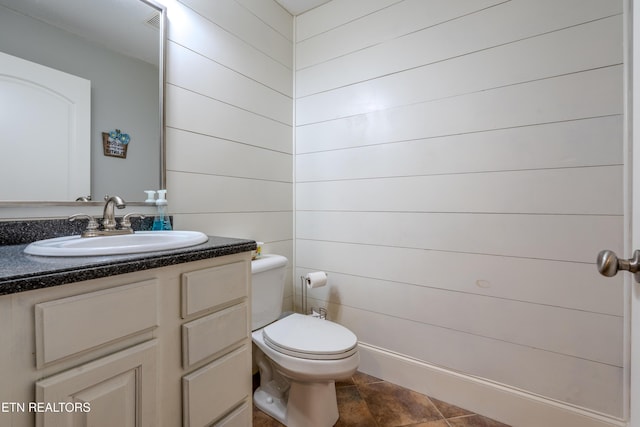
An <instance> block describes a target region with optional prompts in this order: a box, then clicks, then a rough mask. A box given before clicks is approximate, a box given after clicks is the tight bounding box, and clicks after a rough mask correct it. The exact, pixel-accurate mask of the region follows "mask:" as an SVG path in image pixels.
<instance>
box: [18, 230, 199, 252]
mask: <svg viewBox="0 0 640 427" xmlns="http://www.w3.org/2000/svg"><path fill="white" fill-rule="evenodd" d="M207 240H209V237H208V236H207V235H206V234H204V233H201V232H199V231H179V230H174V231H136V232H135V233H134V234H123V235H118V236H98V237H85V238H82V237H80V236H65V237H56V238H54V239H46V240H38V241H37V242H33V243H31V244H30V245H28V246H27V247H26V248H25V250H24V252H25V253H27V254H30V255H41V256H64V257H70V256H95V255H125V254H135V253H140V252H152V251H162V250H166V249H179V248H186V247H189V246H194V245H199V244H200V243H204V242H206V241H207Z"/></svg>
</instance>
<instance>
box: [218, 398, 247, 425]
mask: <svg viewBox="0 0 640 427" xmlns="http://www.w3.org/2000/svg"><path fill="white" fill-rule="evenodd" d="M252 419H253V413H252V412H251V407H250V406H249V403H248V402H244V403H243V404H242V405H240V406H239V407H238V408H236V409H235V410H234V411H233V412H232V413H230V414H229V415H227V416H226V417H224V418H223V419H221V420H220V421H218V422H217V423H215V424H214V425H213V427H247V426H250V425H251V422H252Z"/></svg>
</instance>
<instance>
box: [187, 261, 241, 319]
mask: <svg viewBox="0 0 640 427" xmlns="http://www.w3.org/2000/svg"><path fill="white" fill-rule="evenodd" d="M249 268H250V266H249V263H248V261H240V262H234V263H233V264H227V265H221V266H218V267H212V268H206V269H203V270H198V271H191V272H189V273H183V274H182V318H183V319H184V318H185V317H188V316H190V315H192V314H195V313H198V312H201V311H205V310H210V309H213V308H215V307H221V306H224V305H228V304H229V303H230V302H232V301H234V300H239V299H241V298H245V297H247V295H248V292H249Z"/></svg>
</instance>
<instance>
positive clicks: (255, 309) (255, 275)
mask: <svg viewBox="0 0 640 427" xmlns="http://www.w3.org/2000/svg"><path fill="white" fill-rule="evenodd" d="M287 263H288V260H287V258H285V257H283V256H282V255H275V254H266V255H262V256H261V257H260V258H258V259H255V260H253V261H251V330H252V331H255V330H256V329H259V328H262V327H263V326H266V325H268V324H269V323H271V322H274V321H276V320H277V319H278V317H280V314H282V299H283V297H284V283H285V275H286V270H287Z"/></svg>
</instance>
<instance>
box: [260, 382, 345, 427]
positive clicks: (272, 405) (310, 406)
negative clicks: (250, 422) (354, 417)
mask: <svg viewBox="0 0 640 427" xmlns="http://www.w3.org/2000/svg"><path fill="white" fill-rule="evenodd" d="M253 402H254V403H255V405H256V406H257V407H258V409H260V410H261V411H263V412H265V413H266V414H269V415H270V416H272V417H273V418H275V419H276V420H278V421H280V422H281V423H282V424H284V425H286V426H287V427H331V426H333V425H334V424H335V423H336V421H338V416H339V415H338V404H337V399H336V386H335V382H334V381H328V382H318V383H316V382H296V381H292V382H291V387H290V389H289V392H288V393H287V395H285V396H283V397H274V396H272V395H271V394H269V393H267V392H266V391H264V390H263V389H262V387H258V389H257V390H256V391H255V393H254V394H253Z"/></svg>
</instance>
